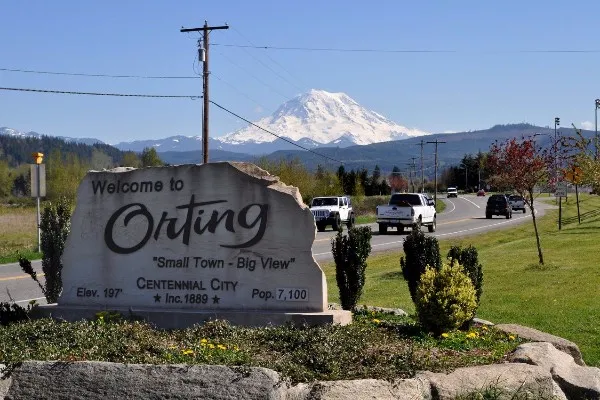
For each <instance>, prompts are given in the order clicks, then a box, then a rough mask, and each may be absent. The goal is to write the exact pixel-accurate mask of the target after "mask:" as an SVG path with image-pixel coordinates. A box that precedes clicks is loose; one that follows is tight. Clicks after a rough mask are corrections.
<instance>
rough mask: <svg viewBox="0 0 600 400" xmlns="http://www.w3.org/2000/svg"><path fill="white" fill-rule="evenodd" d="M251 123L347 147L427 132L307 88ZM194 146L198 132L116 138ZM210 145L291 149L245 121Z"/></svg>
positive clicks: (302, 140)
mask: <svg viewBox="0 0 600 400" xmlns="http://www.w3.org/2000/svg"><path fill="white" fill-rule="evenodd" d="M255 124H256V125H258V126H260V127H262V128H264V129H266V130H268V131H270V132H273V133H275V134H276V135H278V136H281V137H283V138H285V139H287V140H290V141H292V142H294V143H297V144H300V145H302V146H303V147H307V148H316V147H348V146H352V145H365V144H371V143H379V142H388V141H392V140H401V139H407V138H410V137H415V136H422V135H427V134H428V132H424V131H420V130H418V129H412V128H407V127H404V126H401V125H398V124H396V123H395V122H393V121H390V120H389V119H387V118H385V117H384V116H382V115H381V114H378V113H376V112H374V111H371V110H367V109H366V108H364V107H361V106H360V105H359V104H358V103H357V102H356V101H355V100H353V99H352V98H351V97H350V96H348V95H346V94H344V93H330V92H326V91H324V90H315V89H313V90H310V91H309V92H307V93H304V94H300V95H298V96H296V97H294V98H293V99H290V100H288V101H287V102H285V103H283V104H282V105H281V106H280V107H279V108H278V109H277V110H276V111H275V112H274V113H273V114H272V115H271V116H269V117H265V118H262V119H260V120H259V121H256V122H255ZM150 146H152V147H155V148H156V150H157V151H159V152H164V151H189V150H200V149H201V147H202V138H201V137H200V136H193V137H188V136H181V135H180V136H171V137H168V138H165V139H159V140H142V141H134V142H121V143H118V144H117V145H115V147H117V148H119V149H121V150H133V151H141V150H143V149H144V148H145V147H150ZM209 146H210V148H211V149H219V150H227V151H235V152H240V153H248V154H267V153H271V152H273V151H277V150H290V149H297V147H295V146H293V145H292V144H290V143H288V142H286V141H285V140H281V139H278V138H277V137H276V136H273V135H271V134H270V133H268V132H265V131H264V130H261V129H259V128H257V127H255V126H252V125H249V126H247V127H245V128H243V129H240V130H238V131H235V132H232V133H230V134H227V135H225V136H222V137H218V138H210V143H209Z"/></svg>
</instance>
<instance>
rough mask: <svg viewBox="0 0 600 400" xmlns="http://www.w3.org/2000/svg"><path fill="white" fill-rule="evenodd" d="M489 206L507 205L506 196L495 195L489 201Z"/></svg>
mask: <svg viewBox="0 0 600 400" xmlns="http://www.w3.org/2000/svg"><path fill="white" fill-rule="evenodd" d="M488 204H506V196H504V195H502V194H495V195H493V196H492V197H490V198H489V199H488Z"/></svg>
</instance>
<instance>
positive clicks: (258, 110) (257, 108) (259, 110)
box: [254, 106, 264, 114]
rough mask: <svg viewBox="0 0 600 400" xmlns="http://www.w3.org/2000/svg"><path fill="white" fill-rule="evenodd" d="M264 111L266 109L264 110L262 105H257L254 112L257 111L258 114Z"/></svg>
mask: <svg viewBox="0 0 600 400" xmlns="http://www.w3.org/2000/svg"><path fill="white" fill-rule="evenodd" d="M263 111H264V110H263V108H262V107H261V106H256V107H255V108H254V112H255V113H257V114H260V113H261V112H263Z"/></svg>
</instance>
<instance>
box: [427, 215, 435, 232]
mask: <svg viewBox="0 0 600 400" xmlns="http://www.w3.org/2000/svg"><path fill="white" fill-rule="evenodd" d="M435 219H436V218H435V217H433V222H431V224H430V225H429V226H427V230H428V231H429V232H430V233H433V232H435V228H436V225H437V224H436V222H435Z"/></svg>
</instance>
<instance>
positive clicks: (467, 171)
mask: <svg viewBox="0 0 600 400" xmlns="http://www.w3.org/2000/svg"><path fill="white" fill-rule="evenodd" d="M460 165H462V166H463V168H464V169H465V193H467V190H469V168H467V166H466V165H465V164H464V163H461V164H460Z"/></svg>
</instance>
